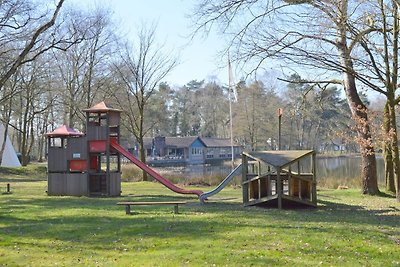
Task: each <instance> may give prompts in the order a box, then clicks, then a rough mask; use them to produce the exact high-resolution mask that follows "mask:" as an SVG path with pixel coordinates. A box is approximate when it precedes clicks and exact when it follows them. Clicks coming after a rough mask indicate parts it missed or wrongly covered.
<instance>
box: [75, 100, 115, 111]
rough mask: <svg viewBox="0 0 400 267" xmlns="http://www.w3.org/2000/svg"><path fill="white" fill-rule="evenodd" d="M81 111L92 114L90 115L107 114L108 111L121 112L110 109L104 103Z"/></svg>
mask: <svg viewBox="0 0 400 267" xmlns="http://www.w3.org/2000/svg"><path fill="white" fill-rule="evenodd" d="M83 111H84V112H92V113H98V112H109V111H114V112H122V110H119V109H116V108H113V107H111V106H110V105H107V104H106V103H105V102H104V101H102V102H100V103H98V104H96V105H94V106H93V107H91V108H87V109H83Z"/></svg>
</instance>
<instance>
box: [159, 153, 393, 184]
mask: <svg viewBox="0 0 400 267" xmlns="http://www.w3.org/2000/svg"><path fill="white" fill-rule="evenodd" d="M304 164H305V165H308V166H309V163H304ZM360 166H361V158H360V157H329V158H317V162H316V168H317V179H328V178H329V179H345V180H353V179H354V180H359V179H360V169H361V167H360ZM155 169H156V171H158V172H160V173H169V174H172V175H176V176H177V177H185V178H186V179H190V178H198V177H207V176H221V177H225V176H227V175H228V174H229V173H230V172H231V166H230V164H229V162H225V163H224V162H222V163H219V164H216V165H187V166H180V167H157V168H155ZM377 173H378V182H379V183H384V181H385V176H384V162H383V159H382V158H377Z"/></svg>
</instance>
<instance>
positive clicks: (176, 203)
mask: <svg viewBox="0 0 400 267" xmlns="http://www.w3.org/2000/svg"><path fill="white" fill-rule="evenodd" d="M185 204H186V202H183V201H154V202H118V203H117V205H125V212H126V214H128V215H129V214H131V206H146V205H173V206H174V213H175V214H178V213H179V211H178V206H179V205H185Z"/></svg>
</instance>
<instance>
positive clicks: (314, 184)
mask: <svg viewBox="0 0 400 267" xmlns="http://www.w3.org/2000/svg"><path fill="white" fill-rule="evenodd" d="M315 160H316V154H315V152H313V153H312V157H311V164H312V165H311V169H312V173H313V179H312V185H311V197H312V200H311V201H312V203H314V205H315V206H317V178H316V173H315V171H316V167H315V164H316V162H315Z"/></svg>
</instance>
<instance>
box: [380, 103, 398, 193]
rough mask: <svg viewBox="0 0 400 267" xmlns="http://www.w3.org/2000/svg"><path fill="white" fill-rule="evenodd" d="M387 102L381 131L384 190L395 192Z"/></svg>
mask: <svg viewBox="0 0 400 267" xmlns="http://www.w3.org/2000/svg"><path fill="white" fill-rule="evenodd" d="M389 112H390V110H389V103H388V102H386V105H385V109H384V114H383V131H384V144H383V149H384V150H383V159H384V162H385V184H386V191H389V192H393V193H394V192H396V188H395V185H394V168H393V155H392V141H391V138H392V137H391V136H390V128H391V127H390V115H389Z"/></svg>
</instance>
